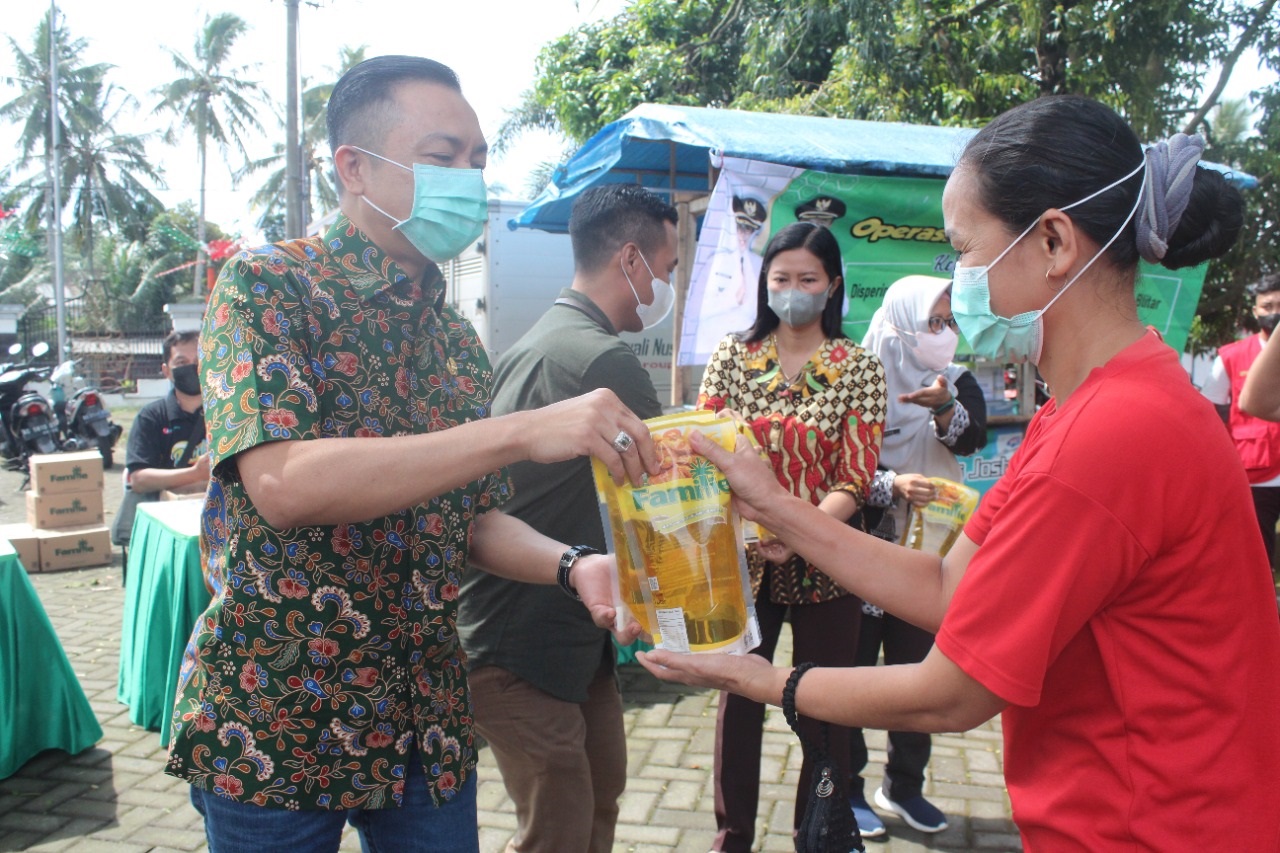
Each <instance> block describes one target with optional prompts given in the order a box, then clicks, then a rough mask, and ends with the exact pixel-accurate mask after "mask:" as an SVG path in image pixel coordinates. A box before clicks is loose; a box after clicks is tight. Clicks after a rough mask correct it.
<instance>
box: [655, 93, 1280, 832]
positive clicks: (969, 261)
mask: <svg viewBox="0 0 1280 853" xmlns="http://www.w3.org/2000/svg"><path fill="white" fill-rule="evenodd" d="M1202 147H1203V142H1202V141H1201V140H1199V138H1198V137H1186V136H1183V135H1181V134H1178V135H1177V136H1175V137H1173V138H1172V139H1171V140H1169V141H1168V142H1167V143H1160V144H1158V145H1154V146H1151V147H1150V148H1149V149H1147V150H1146V151H1145V153H1144V150H1143V148H1142V146H1141V145H1140V144H1139V142H1138V139H1137V137H1136V136H1135V135H1134V133H1133V131H1132V130H1131V129H1130V128H1129V127H1128V126H1127V125H1126V124H1125V123H1124V121H1123V120H1122V119H1121V118H1120V117H1119V116H1117V115H1116V114H1115V113H1114V112H1113V111H1112V110H1111V109H1110V108H1108V107H1106V106H1103V105H1102V104H1099V103H1097V102H1095V101H1091V100H1088V99H1085V98H1079V97H1075V96H1056V97H1045V98H1039V99H1037V100H1035V101H1031V102H1028V103H1026V104H1022V105H1020V106H1018V107H1015V108H1014V109H1012V110H1010V111H1008V112H1006V113H1004V114H1002V115H1001V116H999V117H997V118H996V119H995V120H994V121H993V122H992V123H991V124H990V125H988V126H987V127H986V128H984V129H983V130H982V131H980V132H979V133H978V134H977V135H976V136H974V138H973V139H972V140H971V141H970V143H969V144H968V146H967V147H966V148H965V151H964V153H963V154H962V155H961V158H960V161H959V163H958V165H957V166H956V169H955V171H954V172H953V174H952V175H951V177H950V179H949V180H948V182H947V187H946V190H945V192H944V194H943V200H942V206H943V214H944V217H945V220H946V226H947V233H948V237H949V239H950V240H951V244H952V246H953V247H954V248H955V249H956V250H957V252H958V254H959V259H958V263H957V268H956V275H955V282H954V287H953V294H952V310H953V312H954V314H955V317H956V320H957V321H958V322H959V325H960V330H961V332H962V333H963V334H964V335H965V337H966V338H967V339H968V341H969V344H970V346H971V347H973V349H974V351H975V352H977V353H978V354H979V355H983V356H985V357H987V358H990V359H993V360H1009V361H1016V360H1026V361H1030V362H1033V363H1035V364H1036V365H1037V366H1038V367H1039V370H1040V373H1041V374H1042V375H1043V376H1044V377H1045V379H1046V380H1047V381H1048V384H1049V388H1050V390H1051V391H1052V392H1053V397H1052V399H1051V400H1050V401H1049V402H1048V403H1046V404H1045V406H1044V407H1042V408H1041V410H1040V411H1039V412H1038V413H1037V414H1036V416H1035V417H1034V418H1033V420H1032V421H1031V423H1030V424H1029V426H1028V428H1027V434H1026V437H1025V438H1024V440H1023V443H1022V444H1021V446H1020V447H1019V449H1018V451H1017V453H1016V454H1015V455H1014V457H1013V459H1012V460H1011V463H1010V466H1009V469H1008V471H1007V472H1006V473H1005V475H1004V476H1003V477H1002V478H1001V480H1000V481H999V482H998V483H997V484H996V485H995V486H994V487H993V489H992V490H991V491H990V492H988V493H987V495H986V496H985V497H984V499H983V501H982V505H981V506H980V507H979V509H978V512H977V514H976V515H975V517H974V518H973V519H972V520H971V521H970V523H969V524H968V526H967V527H966V528H965V532H964V534H963V535H962V536H961V537H960V540H959V541H958V542H957V543H956V545H955V547H954V548H952V550H951V551H950V552H949V553H948V555H947V556H946V557H945V558H939V557H937V556H930V555H927V554H924V553H921V552H913V551H908V550H907V549H900V548H896V547H895V546H893V545H891V544H889V543H886V542H881V541H878V540H876V539H873V538H872V537H870V536H866V535H864V534H862V533H859V532H858V531H856V530H852V529H850V528H849V527H848V526H847V525H842V524H839V523H837V522H835V521H833V520H831V519H829V518H827V517H824V516H823V515H822V514H821V513H817V512H814V511H813V508H812V506H810V505H809V504H808V503H806V502H802V501H798V500H794V499H792V498H791V497H790V496H789V495H787V494H786V493H785V492H784V491H782V490H780V489H779V488H778V487H777V483H776V480H775V479H774V478H773V477H771V476H768V473H769V472H768V471H767V470H764V469H762V468H761V466H760V464H759V462H758V461H757V460H756V459H755V458H754V457H753V456H752V454H751V453H750V452H749V451H748V450H746V449H745V448H740V449H739V452H738V453H737V454H728V453H720V452H717V449H716V448H712V447H708V446H706V443H705V442H703V443H699V444H697V445H695V449H696V450H698V451H699V452H703V453H705V454H706V455H707V456H708V457H709V458H710V459H712V461H714V462H716V463H717V464H720V465H722V467H724V469H725V471H726V473H727V475H728V477H729V480H730V483H731V484H732V486H733V487H734V491H735V494H736V496H737V505H738V507H739V509H740V510H741V511H742V513H743V515H744V516H746V517H747V518H749V519H753V520H757V521H759V522H760V523H762V524H764V525H766V526H767V527H768V529H769V530H771V531H773V532H774V533H776V534H777V535H778V536H779V537H780V538H781V539H782V540H783V541H784V542H786V543H788V544H791V545H793V546H794V547H795V549H796V550H797V552H798V553H800V555H801V556H803V557H805V559H807V560H809V561H810V562H812V563H814V564H816V565H818V566H819V567H821V568H822V570H823V571H824V572H826V573H827V574H829V575H830V576H831V577H832V578H833V579H835V580H836V581H837V582H839V583H840V584H841V585H842V586H844V587H845V588H847V589H849V590H851V591H853V592H855V593H857V594H859V595H861V596H863V597H864V598H866V599H867V600H868V601H870V602H872V603H873V604H876V605H877V606H880V607H883V608H884V609H885V610H887V611H889V612H891V613H894V614H896V615H898V616H900V617H902V618H904V619H907V620H909V621H911V622H913V623H915V624H917V625H919V626H921V627H923V628H926V629H928V630H936V631H937V632H938V634H937V643H936V645H935V647H934V649H933V651H931V652H930V653H929V654H928V656H927V657H926V658H925V660H924V661H923V662H921V663H919V664H907V665H900V666H886V667H875V668H870V667H863V668H858V669H822V668H819V669H814V670H810V671H809V673H808V674H807V675H805V676H804V678H803V680H801V681H800V682H799V684H798V688H797V689H796V693H795V696H796V707H797V709H798V710H799V711H800V713H802V714H805V715H808V716H811V717H816V718H819V719H825V720H830V721H832V722H836V723H840V724H843V725H852V726H864V727H872V728H881V729H897V730H913V731H923V732H946V731H960V730H964V729H968V728H971V727H973V726H976V725H979V724H980V723H982V722H984V721H986V720H988V719H990V718H991V717H993V716H995V715H996V714H997V713H1002V714H1003V718H1002V719H1003V729H1004V737H1005V755H1004V759H1005V780H1006V783H1007V785H1008V788H1009V796H1010V800H1011V802H1012V804H1013V813H1014V820H1015V821H1016V822H1017V824H1018V827H1019V829H1020V831H1021V833H1022V839H1023V844H1024V848H1025V849H1026V850H1028V851H1032V853H1034V851H1053V853H1059V851H1076V850H1080V851H1084V850H1090V851H1096V850H1152V851H1156V850H1159V851H1164V850H1184V849H1197V848H1200V849H1209V848H1214V849H1229V850H1240V851H1245V850H1247V851H1276V850H1280V820H1277V818H1276V815H1280V787H1277V786H1276V785H1275V784H1274V775H1275V768H1276V767H1280V738H1276V736H1275V731H1274V721H1275V715H1276V711H1277V708H1280V677H1277V673H1280V620H1277V614H1276V600H1275V594H1274V590H1273V588H1272V585H1271V578H1270V573H1269V572H1268V570H1267V569H1268V567H1267V565H1266V557H1265V554H1264V552H1263V548H1262V543H1261V541H1260V538H1259V537H1258V535H1257V533H1256V522H1255V521H1254V518H1253V504H1252V502H1251V500H1250V497H1249V487H1248V483H1247V480H1246V478H1245V474H1244V471H1243V469H1242V468H1241V466H1240V463H1239V459H1238V457H1237V456H1236V453H1235V449H1234V448H1233V446H1232V444H1231V441H1230V439H1229V438H1228V436H1227V434H1226V431H1225V430H1224V429H1223V428H1222V423H1221V421H1220V420H1219V419H1218V417H1217V414H1216V413H1215V412H1214V411H1213V408H1212V406H1211V405H1210V404H1209V403H1208V402H1207V401H1206V400H1204V399H1203V398H1202V397H1200V395H1199V394H1198V393H1197V392H1196V391H1195V389H1194V388H1193V387H1192V386H1191V383H1190V382H1189V381H1188V380H1187V377H1186V373H1185V371H1183V370H1182V368H1181V366H1180V364H1179V361H1178V354H1177V353H1175V352H1174V351H1173V350H1171V349H1170V348H1168V347H1167V346H1165V345H1164V344H1163V343H1162V342H1161V341H1160V340H1159V338H1158V337H1157V336H1156V335H1155V334H1154V333H1153V332H1151V331H1149V330H1148V329H1147V328H1145V327H1144V325H1143V324H1142V322H1141V321H1140V320H1139V319H1138V314H1137V306H1136V296H1135V293H1134V284H1135V280H1136V276H1137V272H1138V261H1139V258H1143V259H1146V260H1147V261H1148V262H1151V263H1159V264H1162V265H1164V266H1166V267H1170V268H1176V267H1180V266H1187V265H1191V264H1197V263H1201V262H1203V261H1205V260H1207V259H1209V258H1212V257H1216V256H1218V255H1220V254H1222V253H1223V252H1225V251H1226V250H1227V249H1228V248H1229V247H1230V246H1231V244H1232V243H1233V242H1234V241H1235V238H1236V236H1237V233H1238V231H1239V228H1240V224H1241V221H1242V203H1241V199H1240V197H1239V194H1238V193H1237V192H1236V191H1235V190H1234V188H1232V187H1231V186H1230V185H1229V184H1228V183H1227V182H1226V181H1225V180H1224V179H1223V177H1222V175H1221V174H1220V173H1218V172H1216V171H1212V170H1210V169H1206V168H1201V167H1198V166H1197V161H1198V159H1199V154H1200V149H1201V148H1202ZM643 663H644V665H645V666H646V667H648V668H649V669H650V670H651V671H652V672H654V673H655V674H657V675H658V676H659V677H662V678H667V679H673V680H679V681H684V682H686V683H693V684H704V685H711V686H715V687H720V688H722V689H726V690H730V691H733V692H736V693H740V694H742V695H745V696H749V697H751V698H754V699H756V700H757V701H764V702H772V703H778V702H780V701H781V697H782V694H783V689H784V684H785V682H787V681H788V679H789V678H791V677H792V673H791V672H790V671H789V670H788V669H775V668H774V667H772V666H769V665H766V664H764V663H763V662H762V661H761V660H760V659H759V658H755V657H752V656H742V657H726V656H717V655H698V656H685V657H681V656H677V655H672V654H667V653H662V652H653V653H650V654H648V655H647V656H645V658H644V660H643Z"/></svg>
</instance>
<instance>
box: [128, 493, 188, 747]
mask: <svg viewBox="0 0 1280 853" xmlns="http://www.w3.org/2000/svg"><path fill="white" fill-rule="evenodd" d="M201 503H202V501H200V500H198V499H197V500H181V501H158V502H156V503H141V504H138V512H137V514H136V515H135V516H134V519H133V533H132V535H131V538H130V541H129V571H128V575H127V580H126V582H125V601H124V628H123V630H122V632H121V635H120V683H119V688H118V691H117V698H118V699H119V700H120V702H121V703H123V704H125V705H128V706H129V719H130V721H132V722H133V723H134V724H135V725H139V726H142V727H144V728H147V729H151V730H153V731H155V730H159V731H160V743H161V744H163V745H167V744H168V743H169V717H170V716H171V715H172V713H173V700H174V696H175V694H176V693H177V690H178V670H179V668H180V666H181V665H182V654H183V651H184V650H185V649H186V647H187V641H188V640H189V639H190V637H191V631H192V628H194V627H195V624H196V620H197V619H199V617H200V614H202V613H204V611H205V609H206V608H207V607H208V606H209V601H210V598H211V596H210V593H209V589H208V587H206V586H205V583H204V573H203V572H202V571H201V567H200V507H201Z"/></svg>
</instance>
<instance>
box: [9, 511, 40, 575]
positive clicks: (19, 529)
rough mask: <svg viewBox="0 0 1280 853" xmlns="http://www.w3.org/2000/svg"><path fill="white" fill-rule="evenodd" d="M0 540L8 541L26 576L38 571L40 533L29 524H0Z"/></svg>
mask: <svg viewBox="0 0 1280 853" xmlns="http://www.w3.org/2000/svg"><path fill="white" fill-rule="evenodd" d="M0 539H7V540H9V544H10V545H12V546H13V550H15V551H17V552H18V559H19V560H21V561H22V567H23V568H24V569H26V570H27V574H31V573H32V572H38V571H40V532H39V531H38V530H36V529H35V528H34V527H32V526H31V525H30V524H23V523H22V522H18V523H17V524H0Z"/></svg>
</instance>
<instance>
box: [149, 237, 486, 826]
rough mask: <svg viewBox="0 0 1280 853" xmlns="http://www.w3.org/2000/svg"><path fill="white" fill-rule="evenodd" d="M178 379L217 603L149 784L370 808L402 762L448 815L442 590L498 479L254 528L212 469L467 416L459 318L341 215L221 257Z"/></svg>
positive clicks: (469, 389)
mask: <svg viewBox="0 0 1280 853" xmlns="http://www.w3.org/2000/svg"><path fill="white" fill-rule="evenodd" d="M200 368H201V381H202V385H203V388H204V411H205V421H206V423H207V425H208V430H209V449H210V453H211V454H212V458H211V462H212V466H213V477H212V480H211V482H210V486H209V491H208V493H207V497H206V501H205V509H204V518H203V523H202V530H203V532H202V536H201V539H202V542H201V546H202V547H201V550H202V552H203V553H204V555H205V560H206V569H207V571H208V572H209V573H210V574H211V575H212V576H213V582H214V586H215V589H217V590H219V592H218V594H217V596H216V597H215V598H214V600H213V602H212V603H211V604H210V606H209V609H208V610H207V611H205V613H204V615H203V616H202V617H201V618H200V620H199V622H198V623H197V625H196V627H195V632H194V634H193V637H192V642H191V644H190V645H189V647H188V652H187V656H186V660H185V661H184V666H183V671H182V677H181V679H180V682H179V688H178V696H177V707H176V708H175V709H174V715H173V738H172V743H171V744H170V748H169V764H168V768H167V769H168V772H169V773H171V774H173V775H175V776H180V777H182V778H184V779H186V780H187V781H189V782H190V783H191V784H193V785H199V786H200V787H202V788H206V789H211V790H213V791H214V792H216V793H218V794H221V795H223V796H226V797H230V798H232V799H235V800H239V801H243V802H252V803H256V804H258V805H263V806H268V807H275V808H290V809H347V808H355V807H363V808H390V807H395V806H397V805H399V804H400V803H401V802H402V797H403V786H404V780H405V778H406V776H407V762H409V761H411V760H418V761H421V762H422V765H423V768H424V769H425V771H426V778H427V782H428V784H429V786H430V788H431V794H432V797H433V798H434V799H435V801H436V802H442V801H445V800H448V799H450V798H451V797H453V796H454V795H455V794H456V793H457V792H458V790H459V789H460V787H461V786H462V784H463V783H464V782H465V781H466V780H467V779H468V777H469V776H471V775H472V774H473V773H474V770H475V761H476V755H475V744H474V742H473V736H472V731H471V726H472V718H471V705H470V700H469V697H468V695H467V682H466V659H465V657H464V656H463V653H462V651H461V648H460V646H459V644H458V637H457V631H456V629H455V624H454V623H455V618H456V614H457V604H458V601H457V599H458V586H459V583H460V581H461V579H462V573H463V570H464V567H465V566H466V562H467V548H468V543H469V541H470V533H471V526H472V524H473V523H474V521H475V519H476V518H477V516H478V514H480V513H483V512H485V511H488V510H491V509H494V508H496V507H498V506H499V505H500V504H501V503H502V502H503V501H504V500H505V499H506V497H507V495H508V492H509V484H508V480H507V477H506V472H505V471H499V472H494V473H493V474H490V475H488V476H486V477H484V478H483V479H481V480H480V481H478V482H475V483H472V484H470V485H468V486H465V487H463V488H460V489H457V490H456V491H453V492H450V493H448V494H445V495H442V496H440V497H438V498H435V499H433V500H431V501H429V502H427V503H425V504H421V505H417V506H411V507H409V508H407V509H405V510H402V511H400V512H396V513H392V514H390V515H386V516H382V517H379V518H375V519H372V520H369V521H353V522H351V523H349V524H337V525H332V524H325V525H314V526H308V527H295V528H291V529H288V530H276V529H274V528H272V527H270V526H269V525H268V524H267V523H266V522H265V521H264V520H263V519H262V516H261V514H260V513H259V512H258V511H257V509H256V508H255V507H254V505H253V501H252V500H251V499H250V497H249V494H248V491H247V490H246V489H245V487H244V483H243V482H242V481H241V480H240V478H239V475H238V471H237V467H236V463H235V459H234V457H235V456H236V454H238V453H241V452H243V451H245V450H248V449H250V448H252V447H256V446H258V445H259V444H262V443H263V442H268V441H298V440H304V441H305V440H307V439H315V438H328V437H346V438H366V439H370V440H376V439H378V438H381V437H386V436H397V435H408V434H412V433H425V432H434V431H436V430H442V429H448V428H450V427H452V426H455V425H457V424H461V423H466V422H468V421H473V420H476V419H478V418H482V417H485V416H486V415H487V414H488V413H489V405H490V379H491V371H490V366H489V359H488V357H487V356H486V355H485V352H484V349H483V347H482V346H481V344H480V342H479V340H478V339H477V337H476V333H475V330H474V329H473V328H472V326H471V323H469V322H468V321H467V320H466V319H464V318H463V317H462V316H460V315H459V314H458V313H457V312H456V311H454V309H453V308H451V307H450V306H448V305H446V304H445V302H444V281H443V278H442V277H441V275H440V271H439V270H438V269H437V268H436V267H435V266H434V265H431V264H428V265H427V270H426V272H425V273H424V275H423V280H422V281H421V282H420V283H418V282H413V281H410V280H409V278H408V277H407V276H406V275H405V274H404V273H403V272H402V271H401V270H400V268H399V267H397V266H396V264H395V263H394V262H393V261H392V260H391V259H390V258H389V257H387V255H386V254H384V253H383V252H382V251H381V250H379V249H378V247H377V246H375V245H373V244H372V243H370V242H369V240H368V238H366V237H365V235H364V234H362V233H361V232H360V231H359V230H358V229H356V227H355V226H354V225H352V224H351V222H350V220H348V219H347V218H346V217H345V216H344V217H341V218H339V219H338V221H337V222H336V223H334V225H333V227H332V228H330V229H329V231H328V233H326V234H325V235H324V236H323V237H314V238H309V239H305V240H296V241H292V242H287V243H281V244H277V245H275V246H267V247H264V248H261V249H256V250H253V251H248V252H242V253H240V254H239V255H237V256H235V257H234V258H232V259H231V260H229V261H228V262H227V264H226V266H225V268H224V269H223V271H222V275H221V276H220V277H219V279H218V283H217V285H216V286H215V287H214V289H213V293H212V295H211V297H210V300H209V306H208V310H207V311H206V312H205V321H204V329H203V331H202V333H201V336H200ZM441 464H448V460H441ZM292 485H293V486H294V487H296V488H299V489H307V490H322V489H342V488H344V485H345V484H344V483H342V482H341V481H337V480H335V481H334V482H305V483H296V484H292Z"/></svg>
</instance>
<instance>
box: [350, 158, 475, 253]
mask: <svg viewBox="0 0 1280 853" xmlns="http://www.w3.org/2000/svg"><path fill="white" fill-rule="evenodd" d="M351 147H352V148H355V149H356V150H357V151H362V152H364V153H365V154H368V155H369V156H370V157H377V158H378V159H379V160H385V161H386V162H388V163H390V164H392V165H393V166H399V167H400V168H401V169H404V170H405V171H407V172H412V173H413V209H412V210H410V211H409V216H408V217H407V218H405V219H402V220H401V219H396V218H395V217H394V216H392V215H391V214H389V213H387V212H386V211H385V210H383V209H382V208H380V207H378V205H376V204H374V203H373V202H372V201H370V200H369V197H368V196H361V198H363V199H364V201H365V203H366V204H368V205H369V206H370V207H372V208H373V209H374V210H376V211H378V212H379V213H381V214H382V215H383V216H385V217H387V218H388V219H390V220H391V221H392V222H395V223H396V227H395V230H396V231H399V232H400V233H401V234H403V235H404V236H405V239H406V240H408V241H409V242H410V243H411V244H412V245H413V247H414V248H415V249H417V250H418V251H419V252H421V253H422V255H423V257H426V258H429V259H430V260H432V261H435V262H436V263H443V262H445V261H447V260H450V259H451V258H456V257H457V256H458V255H459V254H461V252H462V250H463V249H465V248H467V246H470V245H471V244H472V243H474V242H475V241H476V239H477V238H479V237H480V235H481V234H482V233H483V232H484V223H485V220H487V219H488V217H489V201H488V194H487V192H486V190H485V186H484V173H483V172H482V171H481V170H479V169H453V168H448V167H446V166H433V165H428V164H426V163H414V164H413V168H412V169H411V168H409V167H408V166H406V165H404V164H403V163H397V162H396V161H395V160H388V159H387V158H386V157H383V156H382V155H381V154H374V153H373V152H372V151H365V149H363V148H358V147H356V146H354V145H353V146H351Z"/></svg>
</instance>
